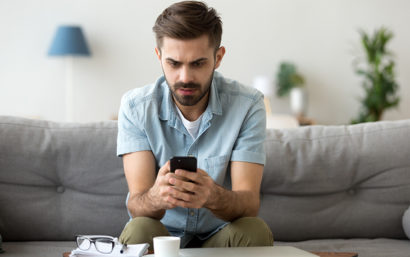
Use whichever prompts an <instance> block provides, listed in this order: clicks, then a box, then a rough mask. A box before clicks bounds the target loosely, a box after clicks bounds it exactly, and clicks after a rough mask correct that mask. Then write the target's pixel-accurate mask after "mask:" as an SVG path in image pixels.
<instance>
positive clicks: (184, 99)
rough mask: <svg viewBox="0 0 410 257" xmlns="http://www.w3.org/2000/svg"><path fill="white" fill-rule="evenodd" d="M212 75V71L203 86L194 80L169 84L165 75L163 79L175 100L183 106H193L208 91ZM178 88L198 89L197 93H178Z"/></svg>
mask: <svg viewBox="0 0 410 257" xmlns="http://www.w3.org/2000/svg"><path fill="white" fill-rule="evenodd" d="M213 77H214V72H212V74H211V76H210V77H209V79H208V81H207V82H206V83H205V85H204V86H201V84H199V83H194V82H189V83H183V82H176V83H175V84H173V85H171V84H170V83H169V81H168V79H167V77H166V76H165V80H166V81H167V83H168V87H169V89H170V91H171V94H172V96H173V98H174V99H175V101H177V102H178V103H179V104H181V105H183V106H194V105H196V104H197V103H199V101H201V100H202V99H203V98H204V97H205V96H206V95H207V94H208V93H209V91H210V88H211V84H212V80H213ZM180 88H182V89H194V90H195V91H198V92H199V94H195V95H179V94H178V93H177V91H178V89H180Z"/></svg>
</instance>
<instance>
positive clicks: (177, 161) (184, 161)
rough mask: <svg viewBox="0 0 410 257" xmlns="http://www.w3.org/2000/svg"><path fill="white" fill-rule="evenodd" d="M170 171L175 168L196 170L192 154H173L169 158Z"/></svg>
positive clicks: (173, 170)
mask: <svg viewBox="0 0 410 257" xmlns="http://www.w3.org/2000/svg"><path fill="white" fill-rule="evenodd" d="M170 166H171V172H175V170H177V169H182V170H187V171H192V172H196V158H195V157H194V156H174V157H172V158H171V160H170Z"/></svg>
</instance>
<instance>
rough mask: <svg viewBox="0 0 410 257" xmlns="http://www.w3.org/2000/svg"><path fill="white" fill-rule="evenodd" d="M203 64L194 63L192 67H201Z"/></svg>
mask: <svg viewBox="0 0 410 257" xmlns="http://www.w3.org/2000/svg"><path fill="white" fill-rule="evenodd" d="M203 64H204V62H194V63H192V66H194V67H201V66H202V65H203Z"/></svg>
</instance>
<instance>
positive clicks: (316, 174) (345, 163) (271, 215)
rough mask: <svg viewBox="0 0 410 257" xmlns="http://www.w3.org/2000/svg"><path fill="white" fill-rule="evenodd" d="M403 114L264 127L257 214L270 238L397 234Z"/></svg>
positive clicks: (408, 149)
mask: <svg viewBox="0 0 410 257" xmlns="http://www.w3.org/2000/svg"><path fill="white" fill-rule="evenodd" d="M409 142H410V120H405V121H395V122H387V121H385V122H376V123H367V124H359V125H349V126H309V127H303V128H298V129H289V130H269V131H268V133H267V140H266V143H265V147H266V152H267V153H266V154H267V158H266V159H267V163H266V166H265V171H264V174H263V180H262V188H261V194H262V196H261V209H260V216H261V217H262V218H263V219H264V220H265V221H266V222H267V223H268V224H269V225H270V227H271V229H272V231H273V235H274V237H275V239H276V240H283V241H296V240H307V239H317V238H357V237H361V238H378V237H388V238H405V234H404V231H403V227H402V216H403V213H404V211H405V210H406V208H408V206H409V203H410V158H409V153H410V143H409Z"/></svg>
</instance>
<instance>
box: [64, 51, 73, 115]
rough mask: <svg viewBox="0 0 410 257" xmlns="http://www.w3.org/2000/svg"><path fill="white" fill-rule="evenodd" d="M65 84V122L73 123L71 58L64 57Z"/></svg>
mask: <svg viewBox="0 0 410 257" xmlns="http://www.w3.org/2000/svg"><path fill="white" fill-rule="evenodd" d="M65 66H66V78H65V80H66V84H65V120H66V121H67V122H72V121H73V95H74V94H73V91H74V90H73V57H72V56H66V57H65Z"/></svg>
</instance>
